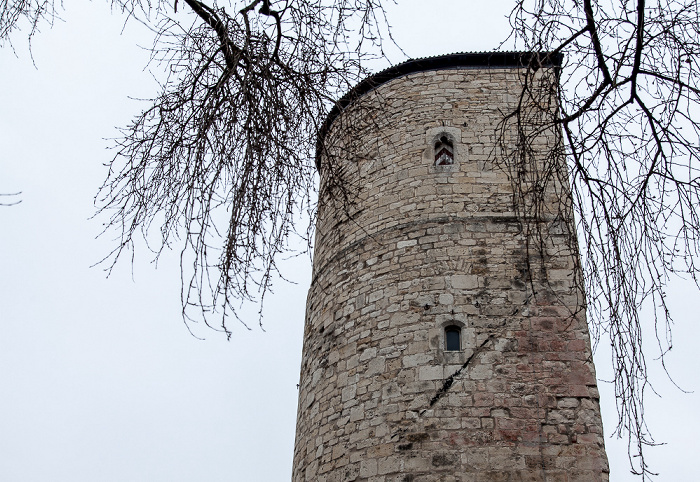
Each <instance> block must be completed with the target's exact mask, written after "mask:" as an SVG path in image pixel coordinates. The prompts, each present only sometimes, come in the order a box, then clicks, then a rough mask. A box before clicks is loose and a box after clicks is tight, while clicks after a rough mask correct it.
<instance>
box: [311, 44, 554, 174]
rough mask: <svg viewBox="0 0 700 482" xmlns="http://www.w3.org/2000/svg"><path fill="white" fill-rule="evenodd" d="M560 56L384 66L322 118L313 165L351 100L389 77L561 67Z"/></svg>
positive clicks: (463, 57) (477, 57)
mask: <svg viewBox="0 0 700 482" xmlns="http://www.w3.org/2000/svg"><path fill="white" fill-rule="evenodd" d="M563 58H564V56H563V55H562V54H561V53H556V54H549V53H547V52H470V53H458V54H449V55H440V56H437V57H424V58H420V59H412V60H407V61H406V62H403V63H401V64H398V65H394V66H393V67H389V68H388V69H385V70H382V71H381V72H378V73H376V74H374V75H371V76H369V77H367V78H366V79H365V80H363V81H362V82H360V83H359V84H357V85H356V86H355V87H354V88H353V89H352V90H350V91H349V92H348V93H347V94H345V95H344V96H343V97H342V98H341V99H340V100H339V101H338V102H336V104H335V105H334V106H333V108H332V109H331V111H330V112H329V113H328V117H326V121H325V122H324V123H323V125H322V126H321V129H320V131H319V133H318V143H317V146H316V167H317V168H320V154H321V145H322V143H323V140H324V138H325V137H326V134H327V133H328V131H329V129H330V127H331V124H333V121H334V120H335V119H336V117H338V116H339V115H340V113H341V112H342V111H343V110H344V109H345V108H346V107H347V106H348V105H349V104H350V103H352V102H353V101H354V100H356V99H358V98H360V97H362V96H363V95H365V94H366V93H367V92H369V91H371V90H373V89H376V88H377V87H379V86H380V85H382V84H385V83H387V82H389V81H391V80H394V79H397V78H399V77H403V76H405V75H408V74H413V73H416V72H425V71H429V70H449V69H458V68H485V69H500V68H523V67H528V66H535V67H536V68H539V67H561V64H562V60H563Z"/></svg>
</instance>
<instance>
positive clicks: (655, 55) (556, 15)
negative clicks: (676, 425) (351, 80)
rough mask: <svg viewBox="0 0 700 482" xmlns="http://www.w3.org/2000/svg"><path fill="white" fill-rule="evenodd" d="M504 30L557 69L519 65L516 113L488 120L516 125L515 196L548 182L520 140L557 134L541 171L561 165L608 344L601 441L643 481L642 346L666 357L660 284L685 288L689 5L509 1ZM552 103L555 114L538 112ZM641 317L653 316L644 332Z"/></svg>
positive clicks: (696, 187)
mask: <svg viewBox="0 0 700 482" xmlns="http://www.w3.org/2000/svg"><path fill="white" fill-rule="evenodd" d="M510 21H511V25H512V27H513V35H514V36H515V37H516V41H517V42H521V43H522V44H523V45H524V46H525V48H526V49H528V50H530V51H536V52H537V51H548V52H550V53H551V55H552V56H556V55H560V54H563V55H564V57H563V59H564V60H563V65H562V67H561V69H559V70H558V72H557V75H558V78H557V79H547V78H545V77H546V76H543V75H541V74H538V71H537V67H538V66H537V65H534V64H533V65H531V67H532V68H531V69H530V71H529V72H528V75H527V76H526V77H525V78H524V88H523V96H522V97H521V99H520V102H519V105H518V108H517V109H516V110H515V111H514V112H512V113H510V115H509V116H507V117H506V119H505V120H504V123H503V124H502V132H506V128H507V126H514V127H515V128H516V129H517V132H518V139H517V142H515V143H512V142H510V140H508V139H505V138H504V137H503V136H502V137H501V139H502V141H501V146H500V147H501V152H502V154H503V156H504V158H505V159H506V164H508V165H509V166H510V169H511V173H512V178H513V180H514V184H515V186H516V192H520V193H526V192H527V193H532V189H533V186H536V187H537V189H542V192H544V189H545V186H547V185H551V184H552V183H553V182H561V179H558V180H557V179H555V178H554V177H553V176H552V175H551V172H553V169H548V168H547V167H545V168H544V169H543V171H541V172H537V171H535V170H534V168H533V166H534V165H535V155H534V154H533V153H534V152H537V151H536V149H533V143H534V142H536V141H537V135H538V132H541V131H542V130H547V129H557V130H558V131H560V132H561V133H562V136H561V139H562V142H561V144H560V145H557V146H553V148H551V149H549V150H548V152H549V154H548V156H547V159H546V162H545V164H544V165H545V166H552V168H553V167H554V166H556V165H557V164H561V163H562V160H563V159H566V160H567V166H568V173H565V174H566V175H568V177H569V179H570V181H571V183H572V185H573V210H574V213H575V217H576V221H577V233H578V237H579V239H580V249H581V253H582V259H583V266H582V272H581V275H582V281H583V284H584V285H585V290H586V294H587V304H588V313H589V319H590V324H591V331H592V333H593V335H594V338H595V340H596V341H597V342H600V341H601V340H602V337H606V338H607V340H608V342H609V343H610V346H611V349H612V364H613V370H614V374H615V375H614V387H615V396H616V399H617V407H618V413H619V424H618V426H617V428H616V430H615V433H616V434H617V435H618V436H621V435H623V434H626V435H627V436H628V440H629V456H630V464H631V467H632V470H633V472H635V473H637V474H639V475H641V476H642V479H643V480H646V479H648V477H649V476H650V475H652V472H651V471H650V469H649V467H648V466H647V464H646V462H645V458H644V447H646V446H649V445H654V444H655V442H654V439H653V438H652V437H651V434H650V433H649V430H648V429H647V427H646V424H645V422H644V396H645V391H646V390H647V389H648V388H650V383H649V379H648V372H647V365H646V359H647V357H648V356H649V353H650V350H651V349H652V346H651V344H650V341H652V342H653V343H655V344H656V346H657V348H658V353H659V356H660V359H661V362H662V363H663V359H664V355H665V354H666V353H667V352H668V351H669V350H671V348H672V339H671V322H672V318H671V312H670V310H669V306H668V305H667V302H666V292H665V290H666V285H667V283H668V281H669V278H670V276H671V275H672V274H678V275H685V276H686V277H689V278H690V279H692V280H693V281H695V283H696V285H697V284H698V265H697V259H698V247H699V243H698V241H699V240H700V218H699V217H698V210H697V206H698V203H699V201H700V171H699V168H700V164H699V163H698V161H699V160H700V147H699V145H698V139H699V138H700V121H699V120H698V119H700V117H699V116H698V114H699V113H700V85H699V83H698V80H699V77H698V73H699V71H700V70H699V69H700V65H698V55H699V54H700V17H699V14H698V8H697V4H696V2H691V1H657V2H647V1H645V0H638V1H637V2H636V3H632V2H626V1H610V2H593V1H591V0H584V1H582V2H569V1H567V0H549V1H537V2H525V1H520V2H518V4H517V6H516V7H515V8H514V10H513V11H512V13H511V16H510ZM540 72H541V71H540ZM552 85H559V89H558V90H556V91H552V90H551V88H550V87H548V86H552ZM552 102H555V103H556V105H555V110H554V112H556V115H551V116H548V115H547V114H546V113H547V112H548V111H549V109H550V108H551V107H550V105H551V104H552ZM533 119H536V122H537V123H536V124H535V126H537V127H535V128H533V127H532V123H531V122H532V120H533ZM509 142H510V143H509ZM524 173H527V174H524ZM533 175H534V176H535V179H534V180H533V178H532V176H533ZM523 198H524V199H527V201H528V202H529V204H528V205H527V206H528V208H527V209H530V210H538V209H542V207H541V204H540V203H541V199H539V198H538V196H531V195H529V196H523ZM562 211H566V208H563V209H562ZM645 309H646V310H649V311H651V312H652V313H653V320H654V321H653V326H651V327H648V326H646V325H645V323H644V320H643V319H642V315H641V313H642V310H645Z"/></svg>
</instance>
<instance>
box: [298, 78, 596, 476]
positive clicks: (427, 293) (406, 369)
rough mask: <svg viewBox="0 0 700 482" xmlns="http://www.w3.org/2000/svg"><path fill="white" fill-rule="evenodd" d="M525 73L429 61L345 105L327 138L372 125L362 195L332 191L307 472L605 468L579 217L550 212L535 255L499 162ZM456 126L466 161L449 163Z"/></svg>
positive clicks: (507, 472) (357, 177)
mask: <svg viewBox="0 0 700 482" xmlns="http://www.w3.org/2000/svg"><path fill="white" fill-rule="evenodd" d="M521 75H522V70H521V69H519V68H517V67H515V66H510V67H505V68H503V67H502V68H494V67H488V66H486V67H484V66H481V67H471V68H470V67H469V66H455V68H441V69H438V70H420V69H418V71H415V72H410V73H408V74H406V75H401V76H397V77H396V78H393V79H390V80H388V81H385V82H384V83H382V84H381V85H379V86H377V87H376V88H375V89H373V90H371V91H370V92H368V93H366V94H365V95H364V96H363V97H361V98H360V99H359V100H358V101H355V102H354V103H351V104H350V105H349V106H347V107H346V108H345V109H344V110H343V112H342V113H340V116H339V117H338V118H336V119H335V120H334V121H333V124H332V126H331V129H330V131H329V132H328V134H327V136H326V139H327V140H329V143H330V140H332V139H335V141H334V143H335V145H340V146H343V145H344V146H346V147H347V146H348V145H349V141H348V142H345V143H344V141H343V136H347V135H348V130H347V129H346V127H348V126H350V125H352V126H353V128H354V130H353V134H352V135H353V136H357V135H359V136H360V138H361V142H360V143H359V146H357V145H355V147H354V148H353V149H346V151H347V153H348V154H347V155H346V156H345V158H344V159H343V160H342V165H341V166H339V167H340V171H341V172H342V176H343V177H342V179H343V182H344V185H345V186H349V192H351V193H352V199H351V201H352V202H351V203H350V204H349V205H344V204H342V203H338V202H336V203H333V202H330V201H329V199H330V198H329V197H322V199H321V200H320V203H319V213H318V223H317V232H316V245H315V254H314V267H313V281H312V285H311V288H310V290H309V295H308V302H307V319H306V325H305V334H304V348H303V359H302V367H301V379H300V390H299V407H298V418H297V433H296V444H295V453H294V472H293V480H294V481H312V480H313V481H353V480H358V481H359V480H371V481H433V480H434V481H437V480H441V481H442V480H445V481H480V482H481V481H516V480H517V481H521V480H522V481H536V480H537V481H539V480H542V481H544V480H547V481H581V482H583V481H586V482H592V481H602V480H607V461H606V457H605V452H604V443H603V434H602V423H601V419H600V410H599V404H598V391H597V388H596V377H595V371H594V367H593V363H592V358H591V348H590V339H589V334H588V329H587V326H586V321H585V315H584V313H582V312H581V311H580V310H579V307H580V306H581V305H582V300H583V298H582V293H581V292H580V290H579V289H577V287H576V285H575V283H573V267H574V263H575V262H576V258H575V254H574V253H572V251H571V248H570V245H571V243H570V241H571V239H570V238H568V235H567V234H566V233H567V231H566V230H565V229H561V228H560V223H562V222H570V219H568V220H562V219H556V220H555V219H553V218H552V219H542V220H539V221H538V222H539V223H540V225H542V226H543V229H544V230H545V231H546V232H547V233H548V236H547V245H546V246H545V248H544V252H543V256H539V257H538V256H537V255H536V254H533V253H534V252H533V250H532V248H530V249H528V248H527V245H526V236H525V235H524V234H523V232H524V231H523V225H522V223H521V222H520V221H519V220H518V218H517V217H516V216H515V213H514V211H513V188H512V185H511V182H510V180H509V178H508V176H507V174H506V173H505V172H504V171H503V170H502V169H500V168H499V167H498V166H497V165H496V161H498V159H496V157H495V152H496V151H495V150H494V146H495V144H496V126H497V123H498V122H499V121H500V120H501V119H502V118H503V113H504V112H507V111H508V109H509V108H512V107H513V106H514V105H515V102H517V98H518V96H519V95H520V91H521V89H522V82H521ZM367 106H374V107H379V109H378V110H373V109H372V108H370V109H367V108H366V107H367ZM377 113H379V115H376V114H377ZM370 118H371V119H370ZM445 135H446V136H447V137H448V138H449V143H450V144H451V147H452V150H453V154H454V164H452V165H447V166H435V165H434V163H435V157H434V152H433V149H434V143H435V139H436V138H439V137H440V136H445ZM334 136H335V137H334ZM555 140H556V139H555V137H554V134H551V133H550V134H549V135H545V136H543V139H542V142H541V144H542V147H543V149H546V148H547V147H548V145H551V143H553V142H555ZM337 152H340V151H337ZM341 157H342V155H341ZM323 162H324V160H323V159H322V161H321V170H322V182H325V183H328V182H329V180H328V176H329V175H328V173H327V172H326V173H324V169H323ZM329 171H330V170H329ZM554 191H556V189H554V190H553V191H552V192H551V193H548V197H547V199H548V200H549V201H548V202H551V203H553V204H555V203H557V202H558V198H557V194H556V192H554ZM564 192H566V190H564ZM338 197H339V196H336V198H338ZM558 223H559V224H558ZM535 258H537V262H533V259H535ZM534 266H536V268H535V267H534ZM447 326H456V327H458V328H459V329H461V341H460V343H461V345H460V350H456V351H455V350H452V351H448V350H447V348H446V344H445V343H446V342H445V327H447Z"/></svg>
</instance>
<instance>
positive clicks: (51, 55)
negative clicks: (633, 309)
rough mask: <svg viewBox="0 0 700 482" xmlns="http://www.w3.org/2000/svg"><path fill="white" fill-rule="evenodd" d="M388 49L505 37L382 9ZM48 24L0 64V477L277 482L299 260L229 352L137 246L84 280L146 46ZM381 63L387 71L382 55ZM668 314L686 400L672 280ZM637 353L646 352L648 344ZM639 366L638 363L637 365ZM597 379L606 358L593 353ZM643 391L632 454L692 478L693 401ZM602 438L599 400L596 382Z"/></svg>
mask: <svg viewBox="0 0 700 482" xmlns="http://www.w3.org/2000/svg"><path fill="white" fill-rule="evenodd" d="M400 3H401V5H400V6H399V7H398V8H392V9H391V10H390V12H389V13H390V17H389V20H390V22H391V23H392V25H393V26H394V28H395V30H394V35H395V37H396V39H397V41H398V42H399V43H400V44H401V45H402V46H403V47H404V49H405V50H406V52H407V53H408V54H409V55H410V56H413V57H419V56H427V55H438V54H442V53H449V52H456V51H478V50H490V49H492V48H493V47H495V46H496V45H497V44H498V42H499V41H500V40H501V39H503V38H504V37H505V36H506V35H507V32H508V23H507V21H506V19H505V18H504V15H506V14H507V12H508V10H509V8H510V5H511V2H510V1H503V0H498V1H491V2H471V1H466V0H463V1H450V2H448V1H437V0H432V1H430V2H426V1H423V2H420V1H406V0H401V2H400ZM66 6H67V8H68V10H67V11H66V12H65V14H64V15H63V17H64V18H65V22H60V21H59V22H57V23H56V25H55V26H54V28H53V29H48V28H44V29H43V32H42V33H41V34H40V35H38V36H37V37H36V38H35V40H34V45H33V47H34V50H33V53H34V59H35V62H36V68H35V67H34V66H33V65H32V61H31V59H30V58H29V55H28V53H27V51H26V48H25V45H26V40H25V38H24V37H23V36H22V35H21V34H20V35H15V37H14V42H15V44H16V47H17V52H18V55H19V58H15V56H14V55H13V53H12V51H11V50H9V49H5V50H3V51H0V72H2V75H1V76H0V160H1V162H0V192H5V193H7V192H14V191H22V195H21V198H22V203H21V204H19V205H17V206H14V207H0V480H3V481H12V482H15V481H16V482H25V481H26V482H34V481H37V482H38V481H49V480H50V481H126V480H128V481H154V480H155V481H161V480H163V481H166V480H167V481H194V480H204V481H224V480H227V481H230V480H236V481H238V480H240V481H284V480H289V478H290V474H291V460H292V450H293V444H294V428H295V415H296V404H297V399H296V397H297V390H296V383H297V381H298V378H299V363H300V358H301V336H302V331H303V321H304V304H305V300H306V291H307V288H308V283H309V272H310V264H309V261H308V259H307V258H300V259H296V260H293V261H291V262H289V263H287V264H286V265H285V266H283V269H284V270H285V273H286V274H287V275H288V277H289V278H291V279H292V280H294V281H295V282H296V283H297V284H287V283H283V282H280V283H277V284H276V287H275V294H274V295H273V296H270V297H269V299H268V300H267V310H266V318H265V330H266V331H265V332H263V331H262V330H260V329H259V328H258V327H257V325H256V320H257V318H256V312H255V309H254V308H252V309H251V310H250V311H249V312H248V315H247V319H248V320H250V323H249V324H250V326H251V327H252V330H250V331H249V330H246V329H245V328H244V327H242V326H240V325H237V324H236V323H235V322H231V323H230V324H231V326H232V328H233V331H234V333H233V338H232V340H231V341H230V342H226V340H225V337H224V336H223V335H219V334H217V333H215V332H213V331H211V330H206V329H202V327H198V326H194V327H193V330H194V331H195V333H196V334H197V335H199V336H200V337H204V338H205V340H203V341H202V340H199V339H196V338H195V337H193V336H191V335H190V334H189V332H188V330H187V328H186V327H185V325H184V324H183V323H182V320H181V317H180V304H179V303H180V298H179V286H180V285H179V283H180V278H179V267H178V256H177V253H169V254H166V255H165V256H163V257H162V259H161V260H160V262H159V264H158V267H157V269H156V266H155V265H154V264H152V263H150V261H151V259H150V257H149V255H148V253H147V252H146V251H145V250H141V251H139V252H137V255H136V260H135V263H134V266H133V273H132V268H131V266H130V265H129V263H128V262H127V261H128V260H126V259H125V260H123V262H122V263H121V264H119V265H118V266H117V269H116V270H115V271H114V273H113V274H112V276H111V277H110V278H108V279H106V278H105V274H104V272H103V271H101V270H100V269H99V268H90V266H91V265H92V264H94V263H95V262H97V261H99V260H100V259H101V258H102V257H103V256H104V255H105V254H107V253H108V251H109V250H110V247H111V243H110V240H109V239H107V238H99V239H95V236H96V235H97V234H98V233H99V232H100V227H101V226H100V222H99V220H90V219H89V218H90V216H91V215H92V214H93V196H94V194H95V192H96V190H97V188H98V187H99V185H100V183H101V181H102V179H103V177H104V176H105V173H106V171H105V168H104V166H103V164H104V163H105V162H107V161H108V160H109V159H110V152H109V151H107V150H106V147H107V146H108V145H109V143H108V142H106V141H105V140H104V138H109V137H113V136H116V132H115V129H114V127H115V126H118V125H124V124H126V123H127V122H128V121H129V120H130V118H131V116H132V115H133V114H135V113H136V112H138V110H139V109H140V104H139V102H137V101H134V100H129V98H128V97H129V96H131V97H141V98H148V97H150V96H153V95H154V94H155V92H156V90H155V89H156V86H155V83H154V81H153V80H152V77H151V75H150V73H149V72H148V70H144V68H145V66H146V63H147V59H148V52H147V51H145V50H143V49H141V48H139V47H138V46H137V44H139V43H140V44H141V45H145V46H148V45H149V44H150V41H151V40H150V37H149V36H148V35H147V32H144V30H143V29H142V28H139V26H138V25H137V24H135V23H134V24H128V25H127V26H126V28H125V29H124V31H123V33H121V32H122V26H123V18H122V17H120V16H119V15H118V14H114V15H110V12H109V7H108V5H107V4H106V3H105V2H100V1H97V2H83V3H81V4H80V5H79V6H76V5H73V4H71V3H67V4H66ZM396 60H400V59H399V58H398V57H397V58H396ZM671 297H672V302H674V303H675V304H676V306H677V307H678V308H679V311H678V316H677V323H676V331H675V332H674V350H673V353H671V355H670V356H669V357H668V360H667V363H668V367H669V370H670V372H671V373H672V374H673V375H674V376H675V379H676V381H677V382H678V384H679V385H680V386H681V387H683V388H684V389H686V390H689V391H692V390H696V391H697V390H698V389H700V383H699V380H700V377H698V372H699V371H700V356H699V355H698V350H697V349H696V348H695V346H694V345H695V343H696V342H697V340H698V339H699V338H698V335H700V333H699V331H700V327H699V325H698V323H697V321H698V313H700V303H699V302H698V298H699V297H698V294H697V293H695V292H693V291H691V290H688V289H686V288H684V287H683V286H680V285H678V286H675V288H674V289H673V290H671ZM648 341H649V345H650V347H652V348H653V340H648ZM650 353H651V354H652V357H653V356H654V355H655V352H650ZM596 361H597V368H598V374H599V377H600V378H607V379H610V377H611V375H610V373H609V369H607V367H608V359H607V355H606V354H605V353H604V352H603V351H601V352H599V353H598V354H597V358H596ZM654 371H655V375H656V376H655V378H654V380H656V382H657V386H658V391H659V393H660V394H661V395H662V396H663V399H661V400H657V399H654V395H653V394H652V393H651V392H649V398H650V402H652V403H650V404H649V406H648V413H647V414H648V418H649V420H650V427H651V429H652V431H653V432H654V434H655V435H656V436H657V439H658V440H659V441H663V442H667V443H668V444H667V445H666V446H663V447H658V448H656V449H652V450H650V451H649V460H650V461H651V463H652V466H653V468H655V469H657V470H659V471H661V473H662V475H661V476H660V477H659V480H669V481H681V480H683V481H685V480H693V479H694V478H695V477H696V473H697V468H696V461H695V456H696V454H697V448H696V443H695V438H696V435H697V434H698V433H700V422H699V420H698V417H697V415H696V411H695V410H693V409H694V408H695V407H696V406H697V405H698V395H697V394H688V395H684V394H682V393H681V392H680V391H679V390H678V389H676V388H674V387H673V386H672V385H671V384H670V383H669V382H668V381H667V380H666V379H665V377H664V376H662V375H661V373H660V370H659V367H658V364H656V365H655V368H654ZM600 388H601V391H602V393H603V399H602V406H603V414H604V423H605V431H606V435H609V434H611V433H612V430H613V428H614V426H615V424H616V412H615V403H614V398H613V394H612V393H611V391H610V387H609V385H607V384H605V383H600ZM606 444H607V448H608V457H609V459H610V464H611V469H612V475H611V480H612V481H631V480H637V479H636V478H633V477H631V476H630V475H629V474H628V473H627V461H626V444H625V442H624V441H622V442H618V441H615V440H611V439H610V438H606Z"/></svg>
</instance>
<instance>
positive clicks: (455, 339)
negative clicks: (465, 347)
mask: <svg viewBox="0 0 700 482" xmlns="http://www.w3.org/2000/svg"><path fill="white" fill-rule="evenodd" d="M461 334H462V330H461V328H460V327H459V326H455V325H450V326H447V327H445V350H446V351H460V350H461V349H462V343H461V338H462V336H461Z"/></svg>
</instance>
